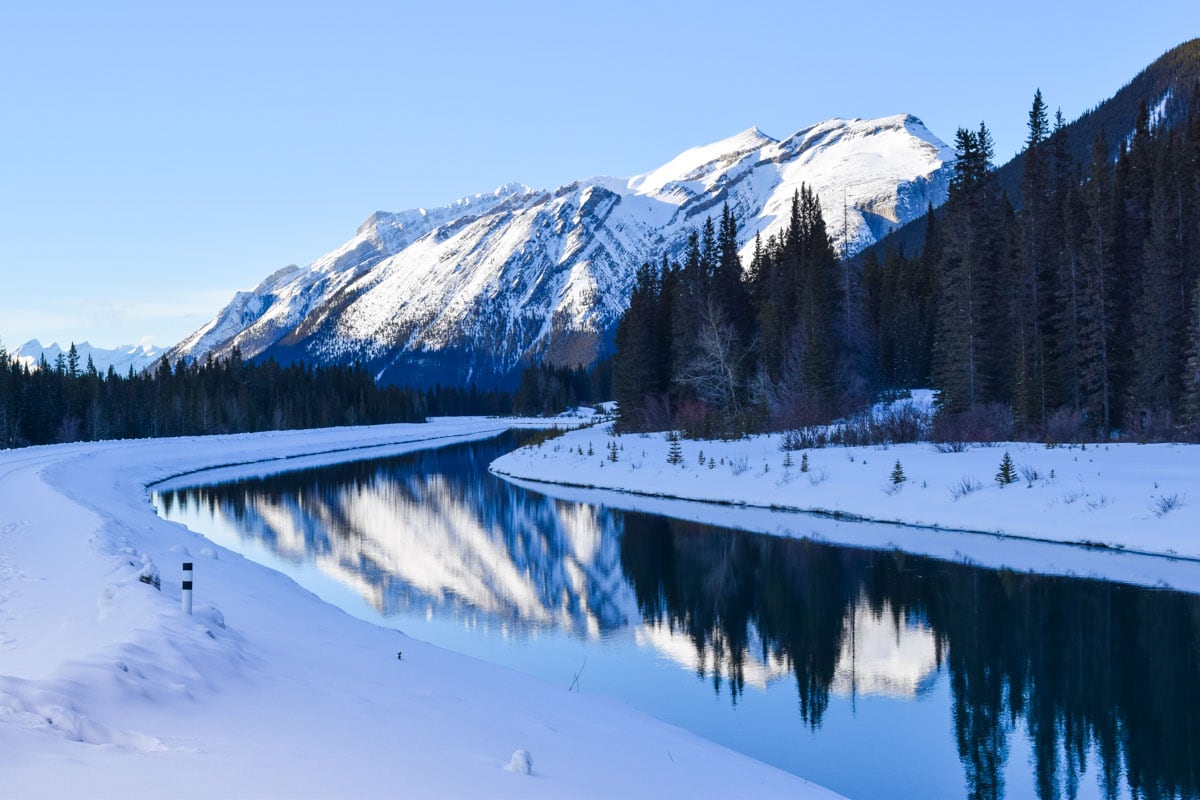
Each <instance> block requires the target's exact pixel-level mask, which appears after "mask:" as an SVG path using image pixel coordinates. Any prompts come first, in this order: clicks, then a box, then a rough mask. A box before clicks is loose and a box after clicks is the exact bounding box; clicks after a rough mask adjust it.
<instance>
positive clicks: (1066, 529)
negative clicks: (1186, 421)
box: [492, 425, 1200, 591]
mask: <svg viewBox="0 0 1200 800" xmlns="http://www.w3.org/2000/svg"><path fill="white" fill-rule="evenodd" d="M780 445H781V437H779V436H757V437H752V438H749V439H743V440H738V441H730V442H720V441H682V442H680V443H679V445H678V447H679V450H680V455H681V457H682V461H681V462H680V463H678V464H671V463H668V458H669V457H670V451H671V443H670V442H669V441H668V438H667V436H666V434H662V433H655V434H626V435H621V436H613V435H612V434H611V426H608V425H604V426H596V427H592V428H587V429H584V430H579V431H573V432H570V433H568V434H566V435H564V436H562V437H560V438H558V439H555V440H553V441H550V442H546V443H545V444H543V445H541V446H533V447H527V448H523V449H521V450H518V451H515V452H513V453H510V454H508V455H505V456H503V457H501V458H499V459H497V460H496V461H495V462H493V464H492V471H493V472H495V473H496V474H499V475H502V476H504V477H508V478H510V479H517V480H519V481H521V482H527V483H528V482H532V483H529V485H530V486H532V487H533V488H536V489H538V490H539V491H544V492H548V493H551V494H554V495H555V496H559V497H564V498H568V499H578V500H590V501H592V502H605V503H607V504H609V505H615V506H618V507H623V508H628V509H632V510H643V511H652V512H656V513H664V514H668V515H672V516H681V517H685V518H688V519H695V520H697V521H703V522H711V523H713V524H718V525H728V526H732V527H738V528H744V529H747V530H757V531H762V532H768V533H777V534H780V535H792V536H796V535H801V536H811V537H812V538H816V539H825V540H828V541H832V542H837V543H841V544H849V545H854V546H865V547H882V548H892V547H897V548H900V549H903V550H906V551H910V552H915V553H921V554H927V555H932V556H934V557H939V558H950V559H955V560H967V561H972V562H976V563H980V564H983V565H986V566H994V567H1001V566H1004V567H1009V568H1012V569H1018V570H1030V571H1037V572H1047V573H1052V574H1074V575H1085V576H1094V577H1104V578H1110V579H1113V580H1121V581H1127V582H1131V583H1139V584H1143V585H1163V586H1171V587H1174V588H1180V589H1185V590H1188V591H1200V563H1197V560H1198V559H1200V447H1198V446H1193V445H1134V444H1112V445H1088V446H1087V447H1086V448H1084V447H1081V446H1078V445H1076V446H1074V447H1066V446H1063V447H1055V448H1047V447H1045V446H1044V445H1035V444H1024V443H1010V444H1003V445H994V446H993V445H990V446H976V447H971V448H969V449H967V450H966V451H965V452H958V453H945V452H939V451H938V449H937V448H935V447H934V446H932V445H930V444H908V445H897V446H891V447H849V448H847V447H830V448H825V449H814V450H808V451H805V452H803V453H802V452H794V453H791V457H790V463H787V462H785V460H786V459H788V453H786V452H784V451H783V450H782V449H781V447H780ZM614 446H615V448H616V450H615V455H616V460H615V461H613V460H612V454H613V447H614ZM1006 452H1007V453H1009V454H1010V455H1011V458H1012V461H1013V470H1014V476H1015V481H1014V482H1012V483H1009V484H1007V485H1004V486H1002V485H1001V484H1000V483H999V482H998V481H997V480H996V476H997V473H998V472H999V471H1000V466H1001V462H1002V460H1003V458H1004V454H1005V453H1006ZM702 457H703V463H701V458H702ZM897 461H899V462H900V465H901V472H902V473H903V478H904V480H903V481H901V482H899V483H895V482H893V472H894V471H895V469H896V463H897ZM664 498H675V499H673V500H664ZM678 499H683V500H687V501H693V502H689V503H686V504H681V503H679V502H678ZM731 506H732V507H731ZM796 511H812V512H817V513H818V514H821V515H824V518H817V517H813V516H812V515H807V514H797V513H794V512H796ZM780 512H793V513H780ZM855 520H872V521H879V522H889V523H901V524H902V525H903V526H904V527H900V526H897V525H894V524H893V525H863V524H858V523H857V522H854V521H855ZM962 532H971V533H970V534H964V533H962ZM979 533H991V534H1003V535H1004V536H1005V538H1003V539H1001V538H997V537H996V536H981V535H979ZM1031 540H1032V541H1031ZM1044 542H1054V543H1057V544H1055V545H1053V546H1048V545H1046V544H1044ZM1061 543H1072V544H1087V545H1092V546H1093V547H1092V548H1089V549H1085V548H1082V547H1076V548H1064V547H1062V545H1061ZM1097 545H1098V546H1100V547H1101V548H1104V549H1097V548H1096V547H1094V546H1097ZM1128 553H1145V554H1152V555H1154V556H1169V557H1171V558H1170V559H1168V558H1161V557H1154V558H1133V557H1131V556H1129V555H1127V554H1128Z"/></svg>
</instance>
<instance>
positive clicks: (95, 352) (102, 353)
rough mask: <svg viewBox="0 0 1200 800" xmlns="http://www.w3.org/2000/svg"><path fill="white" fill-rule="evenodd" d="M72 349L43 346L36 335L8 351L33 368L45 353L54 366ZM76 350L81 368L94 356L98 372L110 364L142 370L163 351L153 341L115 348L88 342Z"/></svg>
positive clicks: (119, 370)
mask: <svg viewBox="0 0 1200 800" xmlns="http://www.w3.org/2000/svg"><path fill="white" fill-rule="evenodd" d="M69 349H70V344H68V345H67V347H66V348H63V347H60V346H59V344H58V343H57V342H55V343H53V344H50V345H45V346H44V345H42V343H41V342H39V341H38V340H37V339H30V340H29V341H28V342H26V343H25V344H23V345H21V346H20V347H18V348H17V349H16V350H13V351H12V352H10V353H9V355H10V356H12V357H13V358H15V359H16V360H17V361H19V362H20V363H22V364H24V365H26V366H28V367H29V368H30V369H37V366H38V364H39V362H40V361H41V359H42V357H43V356H45V358H46V362H47V363H49V364H50V365H51V366H53V365H54V361H55V359H57V358H58V356H59V355H60V354H65V353H66V351H67V350H69ZM75 351H76V352H77V353H79V367H80V369H84V368H86V367H87V363H88V358H91V359H92V364H93V365H94V366H95V367H96V371H97V372H101V373H104V372H108V368H109V367H112V368H113V369H114V370H115V371H116V372H117V373H118V374H120V375H125V374H126V373H128V372H129V368H130V367H132V368H133V371H134V372H141V371H142V370H143V369H145V368H146V367H148V366H149V365H150V364H152V363H153V362H154V361H155V360H157V359H158V358H159V357H160V356H161V355H162V354H163V352H164V350H163V348H161V347H154V346H151V345H139V344H123V345H120V346H118V347H114V348H112V349H105V348H103V347H93V346H92V345H90V344H88V343H87V342H81V343H79V344H77V345H75Z"/></svg>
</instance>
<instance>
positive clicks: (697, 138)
mask: <svg viewBox="0 0 1200 800" xmlns="http://www.w3.org/2000/svg"><path fill="white" fill-rule="evenodd" d="M978 8H979V6H977V5H976V4H972V3H967V2H963V1H962V0H959V1H958V2H955V3H949V2H942V1H941V0H935V1H930V0H927V1H926V2H922V3H907V2H891V3H875V2H857V3H846V2H840V1H838V0H825V2H822V3H811V2H807V1H805V2H798V1H793V2H774V1H773V0H766V1H765V2H757V3H753V4H738V3H731V2H709V1H708V0H703V2H701V1H700V0H691V1H690V2H677V3H667V2H656V1H655V0H638V1H636V2H624V0H607V1H606V2H599V3H574V2H569V1H568V0H555V2H512V3H500V2H479V3H475V2H447V1H446V0H427V1H426V2H421V3H415V2H401V1H400V0H392V1H391V2H370V1H368V0H337V2H333V1H332V0H330V2H324V3H308V2H303V0H289V2H281V3H268V2H257V3H256V2H251V1H250V0H241V1H239V2H224V1H223V0H206V1H205V2H191V1H190V0H185V1H181V2H163V0H153V1H152V2H144V3H130V2H121V1H120V0H106V2H81V3H61V2H54V0H45V1H44V2H33V0H11V2H6V3H4V4H3V9H2V10H0V75H3V78H0V102H2V109H3V110H2V111H0V341H3V343H4V344H5V345H6V346H8V347H16V346H17V345H19V344H21V343H22V342H24V341H25V340H27V339H30V338H34V337H37V338H40V339H42V341H43V342H49V341H51V340H58V341H60V342H64V343H65V342H67V341H69V340H74V341H84V340H87V341H90V342H92V343H93V344H95V345H98V346H105V347H111V346H115V345H117V344H123V343H134V342H138V341H142V340H149V341H153V342H154V343H157V344H160V345H169V344H173V343H175V342H176V341H178V340H179V339H181V338H182V337H183V336H185V335H186V334H187V333H189V332H190V331H191V330H193V329H195V328H196V327H198V326H199V325H201V324H203V323H204V322H205V321H206V320H207V319H208V318H209V317H210V316H211V315H212V314H213V313H215V312H216V311H217V310H218V309H219V308H220V307H221V306H222V305H223V304H224V303H225V302H226V301H227V300H228V299H229V297H230V296H231V295H232V293H233V292H234V291H235V290H238V289H249V288H252V287H253V286H254V285H255V284H256V283H258V281H259V280H261V279H262V278H263V277H265V276H266V275H267V274H269V273H271V272H272V271H274V270H275V269H277V268H279V267H281V266H284V265H286V264H289V263H298V264H307V263H308V262H310V261H312V260H313V259H314V258H316V257H317V256H319V255H321V254H322V253H324V252H326V251H328V250H331V249H333V248H335V247H336V246H338V245H340V244H341V243H342V242H344V241H345V240H346V239H348V238H349V237H350V236H351V235H353V233H354V230H355V228H356V227H357V226H358V224H359V223H360V222H361V221H362V220H363V219H365V218H366V217H367V216H368V215H369V214H370V213H371V212H373V211H375V210H377V209H386V210H401V209H405V208H413V207H419V206H436V205H442V204H444V203H447V202H450V201H452V200H453V199H455V198H457V197H460V196H463V195H467V194H475V193H477V192H482V191H490V190H492V189H494V188H495V187H496V186H499V185H500V184H503V183H507V182H509V181H519V182H522V183H526V184H529V185H532V186H537V187H554V186H558V185H560V184H562V183H566V182H569V181H571V180H574V179H577V178H584V177H589V176H592V175H598V174H607V175H618V176H629V175H633V174H636V173H639V172H644V171H646V170H648V169H651V168H653V167H656V166H658V165H660V164H661V163H663V162H665V161H667V160H669V159H670V158H671V157H672V156H674V155H675V154H677V153H678V152H680V151H681V150H683V149H685V148H687V147H690V146H692V145H697V144H703V143H707V142H710V141H715V140H717V139H721V138H723V137H725V136H728V135H730V134H733V133H735V132H737V131H739V130H742V129H745V128H748V127H750V126H751V125H758V126H759V127H760V128H761V129H762V130H763V131H765V132H766V133H768V134H769V135H772V136H775V137H783V136H786V135H788V134H790V133H793V132H794V131H796V130H798V129H800V128H802V127H804V126H806V125H809V124H811V123H814V122H817V121H820V120H822V119H826V118H828V117H833V116H843V117H875V116H883V115H887V114H895V113H899V112H909V113H913V114H916V115H917V116H919V117H921V118H922V119H923V120H924V121H925V123H926V124H927V125H928V126H929V128H930V129H931V130H932V131H933V132H934V133H935V134H937V135H938V136H940V137H941V138H942V139H943V140H946V141H953V136H954V131H955V129H956V128H957V127H959V126H970V127H974V126H975V125H977V124H978V123H979V121H980V120H981V119H983V120H986V121H987V123H988V125H989V127H990V128H991V129H992V131H993V133H994V134H995V139H996V145H997V160H998V161H1004V160H1006V159H1007V158H1008V157H1010V156H1011V155H1013V154H1014V153H1015V152H1016V151H1017V150H1018V149H1019V147H1020V144H1021V140H1022V138H1023V136H1024V133H1025V129H1024V124H1025V115H1026V113H1027V111H1028V108H1029V102H1030V99H1031V98H1032V96H1033V92H1034V89H1035V88H1037V87H1041V89H1042V92H1043V94H1044V96H1045V98H1046V101H1047V102H1048V103H1049V105H1050V108H1051V109H1054V108H1056V107H1061V108H1062V110H1063V113H1064V114H1066V116H1067V117H1068V119H1073V118H1074V117H1076V116H1078V115H1079V114H1080V113H1082V112H1083V111H1085V110H1086V109H1088V108H1090V107H1091V106H1094V105H1096V104H1097V103H1099V102H1100V101H1102V100H1104V99H1106V98H1107V97H1109V96H1111V95H1112V94H1113V93H1114V92H1115V91H1116V90H1117V89H1118V88H1120V86H1121V85H1123V84H1124V83H1126V82H1127V81H1128V80H1129V79H1131V78H1132V77H1133V76H1134V75H1135V74H1136V73H1137V72H1138V71H1139V70H1140V69H1142V68H1143V67H1145V66H1146V65H1147V64H1149V63H1150V62H1151V61H1153V60H1154V59H1155V58H1156V57H1158V56H1159V55H1161V54H1162V53H1163V52H1165V51H1166V50H1168V49H1170V48H1171V47H1173V46H1175V45H1177V44H1179V43H1181V42H1182V41H1185V40H1186V39H1188V38H1190V37H1192V36H1196V35H1200V7H1198V6H1197V4H1196V3H1195V0H1181V1H1180V2H1154V1H1153V0H1150V1H1149V2H1141V3H1134V4H1131V3H1128V2H1121V3H1106V2H1087V3H1084V2H1070V3H1054V2H1050V1H1049V0H1042V2H1024V1H1022V2H1003V3H990V4H987V8H986V10H985V11H980V10H977V9H978Z"/></svg>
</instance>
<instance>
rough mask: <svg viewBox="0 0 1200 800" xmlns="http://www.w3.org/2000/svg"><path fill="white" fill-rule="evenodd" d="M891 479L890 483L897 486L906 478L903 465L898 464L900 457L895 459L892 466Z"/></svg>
mask: <svg viewBox="0 0 1200 800" xmlns="http://www.w3.org/2000/svg"><path fill="white" fill-rule="evenodd" d="M891 479H892V484H893V485H895V486H899V485H900V484H902V483H904V482H905V481H906V480H908V478H906V477H904V467H903V466H901V465H900V459H898V458H897V459H896V466H894V467H892V474H891Z"/></svg>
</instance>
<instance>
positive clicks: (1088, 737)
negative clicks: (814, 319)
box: [160, 437, 1200, 799]
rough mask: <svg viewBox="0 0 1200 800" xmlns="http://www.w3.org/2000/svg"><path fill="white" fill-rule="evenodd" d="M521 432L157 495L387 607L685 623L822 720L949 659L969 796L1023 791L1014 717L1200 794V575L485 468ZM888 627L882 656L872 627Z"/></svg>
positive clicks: (1026, 727)
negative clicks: (802, 527) (1174, 584)
mask: <svg viewBox="0 0 1200 800" xmlns="http://www.w3.org/2000/svg"><path fill="white" fill-rule="evenodd" d="M511 446H513V440H512V438H511V437H508V438H502V439H501V440H498V441H495V442H491V443H488V444H486V445H468V446H460V447H452V448H446V449H443V450H437V451H429V452H424V453H418V454H415V455H412V456H407V457H404V458H399V459H390V460H387V461H380V462H360V463H355V464H343V465H338V466H335V467H328V468H322V469H319V470H309V471H303V472H297V473H291V474H285V475H280V476H274V477H269V478H260V479H254V480H247V481H241V482H237V483H232V484H226V485H222V486H213V487H204V488H198V489H189V490H181V491H177V492H167V493H163V494H162V495H161V496H160V503H161V504H162V506H163V507H164V509H166V511H167V512H168V514H169V511H170V509H171V508H172V507H173V506H174V505H176V504H196V505H199V506H207V507H208V508H210V509H211V510H212V512H213V513H215V514H219V515H222V516H225V517H227V518H230V519H234V520H237V521H238V524H239V526H240V530H241V531H243V532H244V535H247V536H252V537H254V538H256V539H258V540H260V541H261V542H263V543H264V544H266V545H267V546H269V547H270V548H271V549H272V550H274V551H275V552H276V553H277V554H279V555H280V556H281V557H284V558H291V559H297V558H306V559H312V560H315V561H318V562H319V563H321V567H322V569H324V570H326V571H329V572H331V573H334V574H338V575H342V576H344V577H345V579H346V580H348V581H350V582H352V584H353V585H354V586H355V587H356V588H358V589H359V591H361V592H362V593H363V594H364V596H366V597H367V598H368V600H369V601H370V602H372V603H373V604H374V605H375V606H376V608H377V609H378V610H379V611H380V612H381V613H385V614H386V613H389V612H390V611H394V610H395V609H397V608H399V607H404V606H410V605H418V606H420V607H424V606H428V607H430V608H433V609H437V610H438V611H439V613H448V614H453V615H456V616H458V617H462V618H464V619H468V620H470V621H471V622H472V623H479V622H480V621H484V622H490V623H493V624H500V625H503V626H505V628H506V630H516V631H520V630H526V631H528V630H533V629H536V628H544V627H558V628H564V629H567V630H569V631H571V632H573V633H574V634H576V635H579V636H593V637H594V636H602V635H603V634H604V633H605V632H611V631H615V630H620V629H623V628H627V627H633V628H635V629H637V630H638V631H640V633H639V641H648V642H651V643H653V644H654V645H655V646H656V647H660V648H664V649H668V648H675V649H676V651H678V650H679V640H680V638H681V637H682V638H683V639H684V640H685V641H687V642H689V643H690V650H691V651H692V654H693V657H692V658H691V659H690V664H691V666H693V667H694V668H695V669H696V671H697V672H698V674H700V675H701V676H702V677H703V678H704V679H705V680H708V681H711V683H712V686H713V688H714V690H715V691H716V692H718V693H725V694H727V695H728V697H729V698H730V699H731V701H732V702H734V703H737V702H738V701H739V699H740V698H741V697H742V696H743V693H744V692H745V691H746V687H747V685H748V684H749V685H751V686H753V685H756V684H761V683H763V682H765V681H767V680H772V679H774V678H777V677H779V676H780V675H783V674H788V675H790V676H791V677H792V679H794V681H795V683H796V688H797V697H798V713H799V715H800V717H801V718H802V719H803V721H804V723H805V724H806V725H807V726H809V727H810V728H811V729H813V730H818V729H819V728H820V727H821V724H822V719H823V716H824V715H825V713H826V711H827V709H828V707H829V704H830V696H831V692H850V693H854V692H864V691H866V692H872V691H877V692H886V693H889V694H893V695H896V696H906V695H915V694H919V693H920V692H921V691H923V686H925V685H927V678H928V676H929V675H930V674H932V673H935V672H936V671H938V670H945V671H946V673H948V678H949V684H950V692H951V698H952V708H951V714H952V721H953V729H954V737H955V745H956V747H957V750H958V755H959V758H960V760H961V762H962V766H963V770H964V776H965V780H966V784H967V787H968V790H969V792H970V796H971V797H973V798H1000V797H1003V796H1004V794H1005V792H1004V789H1005V787H1004V774H1005V769H1006V766H1007V762H1008V759H1009V743H1010V740H1011V737H1012V735H1013V734H1014V731H1017V730H1018V729H1023V731H1024V733H1025V734H1026V735H1027V736H1028V738H1029V741H1030V742H1031V745H1032V750H1033V753H1032V770H1033V773H1034V785H1035V787H1036V791H1037V795H1038V797H1039V798H1063V797H1066V798H1073V797H1075V796H1076V793H1077V790H1078V787H1079V785H1080V778H1081V775H1083V774H1084V773H1085V772H1089V771H1092V772H1094V773H1095V774H1096V775H1097V781H1098V783H1099V786H1100V789H1101V792H1102V793H1103V795H1104V796H1106V797H1114V798H1115V797H1119V796H1121V795H1122V794H1124V793H1128V794H1131V795H1132V796H1134V797H1144V798H1151V799H1154V798H1173V797H1196V796H1198V795H1200V597H1197V596H1195V595H1187V594H1181V593H1176V592H1169V591H1156V590H1148V589H1142V588H1137V587H1132V586H1125V585H1120V584H1113V583H1107V582H1102V581H1089V580H1080V579H1069V578H1060V577H1046V576H1037V575H1029V574H1017V573H1013V572H1009V571H1005V570H987V569H979V568H975V567H971V566H968V565H964V564H956V563H950V562H944V561H936V560H932V559H927V558H921V557H916V556H910V555H904V554H902V553H899V552H888V551H870V550H858V549H853V548H846V547H835V546H829V545H824V544H818V543H815V542H812V541H809V540H803V539H784V538H777V537H773V536H766V535H761V534H753V533H746V532H742V531H736V530H729V529H720V528H713V527H709V526H705V525H699V524H695V523H689V522H681V521H678V520H672V519H667V518H665V517H657V516H652V515H645V514H636V513H625V512H619V511H613V510H609V509H604V508H600V507H595V506H591V505H585V504H577V503H568V502H562V501H555V500H550V499H548V498H545V497H543V496H541V495H537V494H534V493H532V492H528V491H525V490H523V489H520V488H517V487H514V486H512V485H510V484H507V483H504V482H502V481H500V480H497V479H495V478H493V477H491V476H490V475H488V474H487V472H486V467H487V464H488V463H489V462H490V460H491V459H492V458H493V457H494V456H495V455H496V454H497V453H499V452H502V451H504V450H505V449H507V448H510V447H511ZM546 446H550V445H546ZM890 637H894V638H895V642H894V644H892V643H890V642H889V641H888V640H889V638H890ZM881 638H882V639H883V640H884V642H883V649H884V650H887V652H886V653H885V654H883V655H879V653H880V650H879V648H878V647H875V648H874V649H872V648H873V645H872V641H875V640H879V639H881ZM685 649H686V648H685ZM872 653H874V654H875V655H872ZM675 657H676V658H678V659H680V660H684V659H683V655H681V654H680V653H679V652H676V654H675ZM1093 755H1095V756H1096V757H1098V759H1099V763H1098V764H1089V763H1088V759H1089V757H1091V756H1093Z"/></svg>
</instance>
